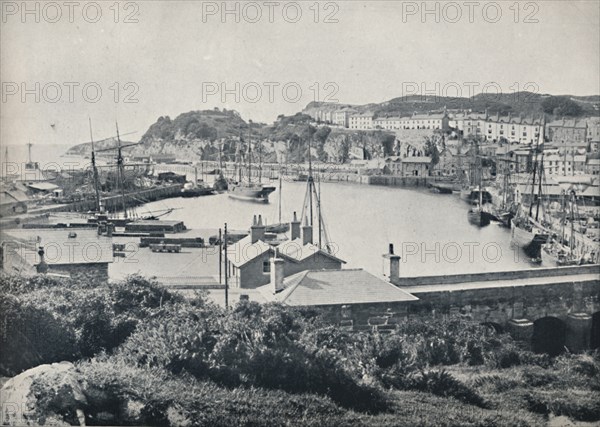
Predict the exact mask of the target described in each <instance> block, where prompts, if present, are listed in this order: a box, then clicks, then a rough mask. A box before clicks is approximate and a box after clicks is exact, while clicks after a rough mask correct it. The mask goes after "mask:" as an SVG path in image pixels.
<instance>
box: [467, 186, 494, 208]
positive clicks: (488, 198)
mask: <svg viewBox="0 0 600 427" xmlns="http://www.w3.org/2000/svg"><path fill="white" fill-rule="evenodd" d="M460 198H461V199H462V200H464V201H465V202H467V203H470V204H473V203H479V190H477V189H472V188H469V189H466V190H461V192H460ZM481 201H482V202H483V204H486V203H492V195H491V194H490V192H489V191H486V190H483V191H482V192H481Z"/></svg>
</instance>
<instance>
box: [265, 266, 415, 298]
mask: <svg viewBox="0 0 600 427" xmlns="http://www.w3.org/2000/svg"><path fill="white" fill-rule="evenodd" d="M283 286H284V289H283V290H282V291H281V292H278V293H277V294H273V292H272V289H273V288H272V285H271V284H269V285H265V286H261V287H260V288H258V291H259V292H260V293H261V294H262V295H263V297H264V298H265V299H266V300H267V301H276V302H281V303H284V304H286V305H290V306H318V305H340V304H370V303H382V302H386V303H389V302H407V301H416V300H417V299H418V298H416V297H414V296H413V295H411V294H410V293H408V292H406V291H403V290H401V289H399V288H397V287H396V286H394V285H392V284H391V283H388V282H386V281H384V280H382V279H379V278H377V277H375V276H374V275H372V274H371V273H368V272H366V271H365V270H363V269H349V270H309V271H303V272H300V273H297V274H294V275H292V276H289V277H287V278H286V279H284V281H283Z"/></svg>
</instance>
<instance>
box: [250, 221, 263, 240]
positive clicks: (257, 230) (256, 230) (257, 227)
mask: <svg viewBox="0 0 600 427" xmlns="http://www.w3.org/2000/svg"><path fill="white" fill-rule="evenodd" d="M265 230H266V227H265V226H264V225H263V223H262V217H261V216H260V215H259V216H258V220H257V219H256V215H254V219H253V221H252V227H250V239H251V243H256V242H258V241H259V240H261V239H262V238H263V237H265Z"/></svg>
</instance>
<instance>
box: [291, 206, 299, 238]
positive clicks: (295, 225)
mask: <svg viewBox="0 0 600 427" xmlns="http://www.w3.org/2000/svg"><path fill="white" fill-rule="evenodd" d="M290 231H291V234H292V235H291V239H290V240H296V239H299V238H300V221H298V217H296V211H294V219H292V222H290Z"/></svg>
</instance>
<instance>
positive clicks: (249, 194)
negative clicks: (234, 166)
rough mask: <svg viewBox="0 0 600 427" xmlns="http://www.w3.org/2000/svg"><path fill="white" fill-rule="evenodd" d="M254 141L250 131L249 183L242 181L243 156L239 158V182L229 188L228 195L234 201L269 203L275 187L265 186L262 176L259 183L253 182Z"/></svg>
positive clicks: (248, 155)
mask: <svg viewBox="0 0 600 427" xmlns="http://www.w3.org/2000/svg"><path fill="white" fill-rule="evenodd" d="M251 147H252V141H251V140H250V133H249V131H248V154H247V157H248V158H247V171H248V182H244V181H243V180H242V170H241V166H240V165H239V160H240V157H241V156H238V175H239V176H238V181H237V182H234V183H232V184H231V185H230V186H229V189H228V194H229V197H231V198H232V199H238V200H245V201H253V202H260V203H269V194H271V193H272V192H273V191H275V187H272V186H266V185H263V184H262V183H261V182H260V181H261V176H260V175H259V182H257V183H256V182H252V148H251Z"/></svg>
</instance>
